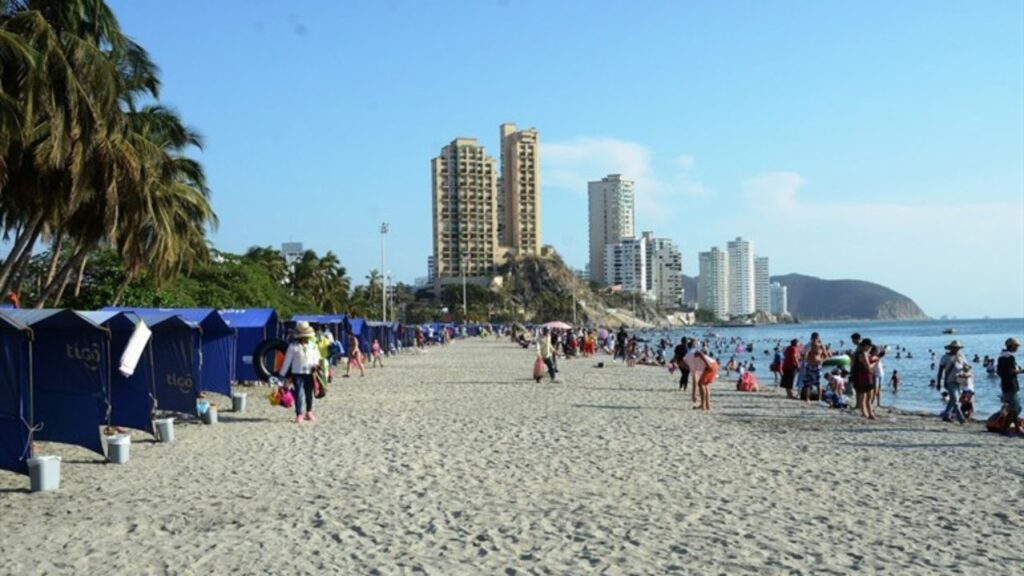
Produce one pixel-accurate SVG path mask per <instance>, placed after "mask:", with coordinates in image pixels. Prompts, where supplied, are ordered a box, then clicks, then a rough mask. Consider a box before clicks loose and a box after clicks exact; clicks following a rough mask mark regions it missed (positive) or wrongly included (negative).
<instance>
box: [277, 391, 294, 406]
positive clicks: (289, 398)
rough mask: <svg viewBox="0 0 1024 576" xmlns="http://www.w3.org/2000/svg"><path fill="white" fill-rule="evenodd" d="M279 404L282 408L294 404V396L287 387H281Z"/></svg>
mask: <svg viewBox="0 0 1024 576" xmlns="http://www.w3.org/2000/svg"><path fill="white" fill-rule="evenodd" d="M280 406H281V407H282V408H291V407H293V406H295V396H293V395H292V391H291V390H288V389H287V388H282V389H281V401H280Z"/></svg>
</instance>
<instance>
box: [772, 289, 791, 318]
mask: <svg viewBox="0 0 1024 576" xmlns="http://www.w3.org/2000/svg"><path fill="white" fill-rule="evenodd" d="M769 292H770V293H771V313H772V314H775V315H776V316H785V315H787V314H789V300H788V294H787V290H786V287H785V286H783V285H782V284H779V283H778V282H772V283H771V287H770V288H769Z"/></svg>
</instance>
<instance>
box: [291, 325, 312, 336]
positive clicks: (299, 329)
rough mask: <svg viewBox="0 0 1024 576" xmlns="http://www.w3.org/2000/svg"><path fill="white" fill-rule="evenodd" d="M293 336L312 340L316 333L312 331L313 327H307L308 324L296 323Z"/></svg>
mask: <svg viewBox="0 0 1024 576" xmlns="http://www.w3.org/2000/svg"><path fill="white" fill-rule="evenodd" d="M294 334H295V337H296V338H312V337H313V336H315V335H316V332H314V331H313V327H312V326H310V325H309V322H297V323H296V324H295V332H294Z"/></svg>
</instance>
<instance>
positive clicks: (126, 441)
mask: <svg viewBox="0 0 1024 576" xmlns="http://www.w3.org/2000/svg"><path fill="white" fill-rule="evenodd" d="M131 448H132V437H131V436H129V435H127V434H115V435H113V436H107V460H110V461H111V462H113V463H114V464H124V463H125V462H127V461H128V455H129V453H130V452H131Z"/></svg>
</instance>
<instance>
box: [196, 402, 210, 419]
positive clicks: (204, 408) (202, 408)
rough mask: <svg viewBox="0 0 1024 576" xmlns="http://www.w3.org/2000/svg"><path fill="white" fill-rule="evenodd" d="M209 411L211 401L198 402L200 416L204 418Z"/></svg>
mask: <svg viewBox="0 0 1024 576" xmlns="http://www.w3.org/2000/svg"><path fill="white" fill-rule="evenodd" d="M209 411H210V401H209V400H199V401H197V402H196V414H198V415H200V416H204V415H206V413H207V412H209Z"/></svg>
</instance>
